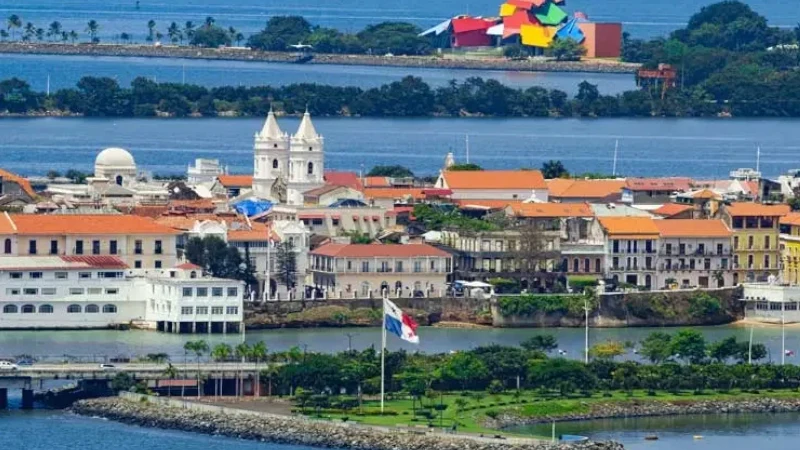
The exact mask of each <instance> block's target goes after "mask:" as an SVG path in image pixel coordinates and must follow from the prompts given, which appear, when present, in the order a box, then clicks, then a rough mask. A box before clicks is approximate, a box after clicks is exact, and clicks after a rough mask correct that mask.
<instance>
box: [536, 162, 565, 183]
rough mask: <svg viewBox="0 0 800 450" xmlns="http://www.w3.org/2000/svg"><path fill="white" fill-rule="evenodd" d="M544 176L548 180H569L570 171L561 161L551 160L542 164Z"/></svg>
mask: <svg viewBox="0 0 800 450" xmlns="http://www.w3.org/2000/svg"><path fill="white" fill-rule="evenodd" d="M542 175H544V177H545V178H547V179H553V178H569V171H567V169H566V168H565V167H564V164H563V163H562V162H561V161H556V160H552V159H551V160H550V161H547V162H545V163H544V164H542Z"/></svg>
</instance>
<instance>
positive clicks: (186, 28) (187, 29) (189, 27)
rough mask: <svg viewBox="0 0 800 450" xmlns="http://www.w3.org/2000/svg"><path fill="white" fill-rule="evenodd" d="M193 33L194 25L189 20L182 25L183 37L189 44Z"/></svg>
mask: <svg viewBox="0 0 800 450" xmlns="http://www.w3.org/2000/svg"><path fill="white" fill-rule="evenodd" d="M194 31H195V25H194V22H192V21H191V20H189V21H187V22H186V23H185V24H184V25H183V35H184V36H186V39H188V40H189V42H191V41H192V38H193V37H194Z"/></svg>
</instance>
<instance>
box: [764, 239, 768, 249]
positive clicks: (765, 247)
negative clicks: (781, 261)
mask: <svg viewBox="0 0 800 450" xmlns="http://www.w3.org/2000/svg"><path fill="white" fill-rule="evenodd" d="M764 249H766V250H769V236H764Z"/></svg>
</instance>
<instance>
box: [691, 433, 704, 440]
mask: <svg viewBox="0 0 800 450" xmlns="http://www.w3.org/2000/svg"><path fill="white" fill-rule="evenodd" d="M692 438H693V439H694V440H695V441H699V440H700V439H703V436H700V435H699V434H695V435H694V436H692Z"/></svg>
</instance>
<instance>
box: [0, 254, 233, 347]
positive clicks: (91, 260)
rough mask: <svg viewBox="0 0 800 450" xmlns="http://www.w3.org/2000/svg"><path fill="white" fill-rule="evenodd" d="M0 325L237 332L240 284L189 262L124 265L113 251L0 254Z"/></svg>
mask: <svg viewBox="0 0 800 450" xmlns="http://www.w3.org/2000/svg"><path fill="white" fill-rule="evenodd" d="M0 286H2V288H0V329H89V328H108V327H117V326H137V327H142V328H148V329H157V330H159V331H167V332H176V333H177V332H209V333H210V332H215V333H216V332H222V333H224V332H226V331H234V330H239V329H240V326H241V323H242V317H243V296H244V283H243V282H241V281H236V280H224V279H219V278H211V277H204V276H203V274H202V270H201V269H199V268H198V267H196V266H192V265H182V266H178V267H175V268H171V269H158V270H136V269H134V270H129V269H128V266H127V264H125V262H124V261H122V260H121V259H120V258H118V257H115V256H8V257H0Z"/></svg>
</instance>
